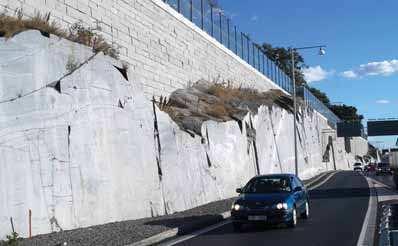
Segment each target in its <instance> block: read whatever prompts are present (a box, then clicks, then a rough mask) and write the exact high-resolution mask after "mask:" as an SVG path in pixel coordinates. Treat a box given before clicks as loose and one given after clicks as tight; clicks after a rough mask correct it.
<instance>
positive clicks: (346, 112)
mask: <svg viewBox="0 0 398 246" xmlns="http://www.w3.org/2000/svg"><path fill="white" fill-rule="evenodd" d="M260 49H261V50H263V51H264V53H265V54H266V55H267V57H268V58H269V59H270V60H272V61H274V62H275V63H276V65H278V66H279V68H280V69H281V70H282V71H284V72H285V73H286V74H287V75H289V76H290V77H291V75H292V72H291V71H292V69H291V67H292V60H291V55H290V49H286V48H284V47H272V45H271V44H267V43H264V44H263V45H262V46H260ZM294 60H295V63H294V68H295V79H296V85H298V86H300V85H303V86H305V87H307V88H308V89H309V90H310V91H311V93H312V94H313V95H314V96H315V97H317V98H318V99H319V100H320V101H321V102H322V103H323V104H325V105H326V106H327V107H328V108H329V109H331V110H332V111H333V112H334V113H335V114H336V115H337V116H338V117H339V118H340V119H342V120H344V121H358V120H362V119H363V116H362V115H359V114H358V113H357V111H358V110H357V108H356V107H354V106H348V105H331V104H330V100H329V98H328V96H327V95H326V93H324V92H322V91H320V90H318V89H316V88H314V87H310V86H308V84H307V82H306V81H305V79H304V74H303V72H302V69H303V68H305V67H306V65H305V62H304V58H303V57H302V56H301V54H300V53H299V52H298V51H297V50H295V51H294Z"/></svg>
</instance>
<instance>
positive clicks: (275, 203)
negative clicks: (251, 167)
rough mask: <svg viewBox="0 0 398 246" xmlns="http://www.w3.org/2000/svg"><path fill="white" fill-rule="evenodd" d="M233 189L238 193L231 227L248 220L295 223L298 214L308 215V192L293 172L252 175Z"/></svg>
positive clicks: (293, 225) (304, 216)
mask: <svg viewBox="0 0 398 246" xmlns="http://www.w3.org/2000/svg"><path fill="white" fill-rule="evenodd" d="M236 192H238V193H240V195H239V198H238V199H237V200H236V201H235V202H234V203H233V204H232V208H231V218H232V224H233V227H234V230H235V231H240V230H241V227H242V224H248V223H257V224H258V223H266V224H281V223H284V224H286V225H287V226H288V227H295V226H296V225H297V218H298V217H301V218H304V219H307V218H308V216H309V200H308V192H307V190H306V188H305V186H304V185H303V183H302V182H301V180H300V179H299V178H298V177H297V176H295V175H293V174H273V175H261V176H256V177H254V178H252V179H251V180H250V181H249V182H248V183H247V184H246V185H245V187H243V188H239V189H237V190H236Z"/></svg>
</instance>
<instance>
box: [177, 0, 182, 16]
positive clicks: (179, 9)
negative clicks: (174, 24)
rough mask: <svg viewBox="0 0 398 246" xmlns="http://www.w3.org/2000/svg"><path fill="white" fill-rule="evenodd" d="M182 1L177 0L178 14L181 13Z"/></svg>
mask: <svg viewBox="0 0 398 246" xmlns="http://www.w3.org/2000/svg"><path fill="white" fill-rule="evenodd" d="M180 1H181V0H177V10H178V13H181V3H180Z"/></svg>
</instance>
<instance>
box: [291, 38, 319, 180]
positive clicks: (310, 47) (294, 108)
mask: <svg viewBox="0 0 398 246" xmlns="http://www.w3.org/2000/svg"><path fill="white" fill-rule="evenodd" d="M325 47H326V45H317V46H308V47H301V48H290V55H291V58H292V69H291V70H292V81H293V127H294V130H293V132H294V133H293V134H294V168H295V174H296V176H298V174H299V171H298V158H297V119H296V118H297V98H296V96H297V95H296V76H295V65H294V53H295V52H296V51H297V50H306V49H314V48H319V55H324V54H325V50H324V48H325Z"/></svg>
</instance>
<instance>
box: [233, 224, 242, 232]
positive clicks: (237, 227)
mask: <svg viewBox="0 0 398 246" xmlns="http://www.w3.org/2000/svg"><path fill="white" fill-rule="evenodd" d="M232 226H233V228H234V232H240V231H242V223H239V222H233V223H232Z"/></svg>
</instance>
